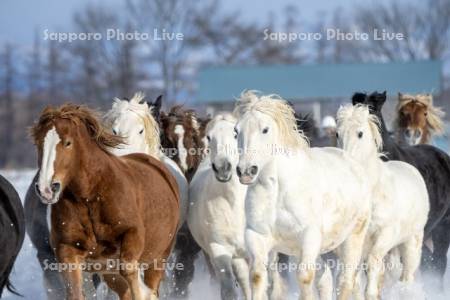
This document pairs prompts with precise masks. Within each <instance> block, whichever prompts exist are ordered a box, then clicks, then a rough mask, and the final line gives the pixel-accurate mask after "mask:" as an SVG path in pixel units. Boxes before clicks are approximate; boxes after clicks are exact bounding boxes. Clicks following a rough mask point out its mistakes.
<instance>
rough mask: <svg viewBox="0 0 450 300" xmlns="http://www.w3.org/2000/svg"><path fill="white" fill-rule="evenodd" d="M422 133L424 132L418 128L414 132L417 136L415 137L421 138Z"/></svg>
mask: <svg viewBox="0 0 450 300" xmlns="http://www.w3.org/2000/svg"><path fill="white" fill-rule="evenodd" d="M421 135H422V132H421V131H420V130H416V131H415V132H414V137H415V138H420V136H421Z"/></svg>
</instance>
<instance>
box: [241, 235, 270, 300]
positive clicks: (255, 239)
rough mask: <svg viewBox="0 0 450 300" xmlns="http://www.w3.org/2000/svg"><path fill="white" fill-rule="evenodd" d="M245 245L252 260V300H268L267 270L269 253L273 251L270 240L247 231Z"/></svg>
mask: <svg viewBox="0 0 450 300" xmlns="http://www.w3.org/2000/svg"><path fill="white" fill-rule="evenodd" d="M245 243H246V245H247V249H248V252H249V255H250V259H251V262H250V280H251V286H252V299H253V300H263V299H267V288H268V278H267V275H268V274H267V268H268V267H270V266H269V252H270V250H271V245H270V243H269V239H268V238H267V237H265V236H263V235H262V234H260V233H258V232H256V231H254V230H252V229H246V231H245Z"/></svg>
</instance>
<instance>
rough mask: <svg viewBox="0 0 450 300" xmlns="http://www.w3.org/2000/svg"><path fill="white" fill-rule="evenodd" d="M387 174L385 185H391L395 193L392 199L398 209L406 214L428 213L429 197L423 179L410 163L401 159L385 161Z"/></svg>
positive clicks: (392, 192)
mask: <svg viewBox="0 0 450 300" xmlns="http://www.w3.org/2000/svg"><path fill="white" fill-rule="evenodd" d="M385 164H386V167H387V168H388V171H389V175H390V176H388V177H387V178H386V183H385V185H386V186H389V185H391V186H393V190H392V191H391V194H392V195H395V196H394V198H395V199H393V201H394V203H392V204H393V205H395V204H396V203H397V205H398V206H399V207H398V209H399V210H398V211H402V210H403V211H405V213H406V214H413V215H418V214H422V213H425V216H426V215H427V214H428V210H429V206H430V205H429V199H428V191H427V187H426V185H425V181H424V179H423V177H422V175H421V174H420V172H419V171H418V170H417V169H416V168H415V167H414V166H412V165H411V164H408V163H405V162H402V161H388V162H385Z"/></svg>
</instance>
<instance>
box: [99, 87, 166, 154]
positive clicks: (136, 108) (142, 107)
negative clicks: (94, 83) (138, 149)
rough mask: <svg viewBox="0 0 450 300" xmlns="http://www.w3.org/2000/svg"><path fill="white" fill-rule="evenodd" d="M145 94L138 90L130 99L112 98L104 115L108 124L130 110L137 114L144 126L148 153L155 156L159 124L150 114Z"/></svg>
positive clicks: (159, 146) (159, 145)
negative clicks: (111, 102) (109, 108)
mask: <svg viewBox="0 0 450 300" xmlns="http://www.w3.org/2000/svg"><path fill="white" fill-rule="evenodd" d="M144 98H145V94H144V93H142V92H138V93H136V94H134V96H133V98H131V99H130V101H127V100H121V99H119V98H114V104H113V107H112V108H111V110H110V111H109V112H108V113H107V114H106V115H105V116H104V118H105V120H106V122H107V123H108V124H110V125H112V123H113V122H114V120H116V119H117V118H118V117H119V116H120V114H122V113H124V112H126V111H131V112H133V113H135V114H137V115H138V116H139V118H140V119H141V120H142V123H143V125H144V128H145V141H146V143H147V145H148V146H149V148H150V153H148V154H150V155H153V156H157V155H158V154H159V152H160V149H161V141H160V131H159V125H158V123H157V122H156V120H155V118H154V117H153V115H152V111H151V109H152V108H151V107H149V106H148V104H147V102H145V101H144Z"/></svg>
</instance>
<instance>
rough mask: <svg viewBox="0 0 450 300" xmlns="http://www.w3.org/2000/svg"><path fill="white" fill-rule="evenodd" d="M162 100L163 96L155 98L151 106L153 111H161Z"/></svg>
mask: <svg viewBox="0 0 450 300" xmlns="http://www.w3.org/2000/svg"><path fill="white" fill-rule="evenodd" d="M162 98H163V95H159V96H158V98H156V100H155V102H153V106H154V107H155V109H157V110H158V111H160V110H161V106H162Z"/></svg>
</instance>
